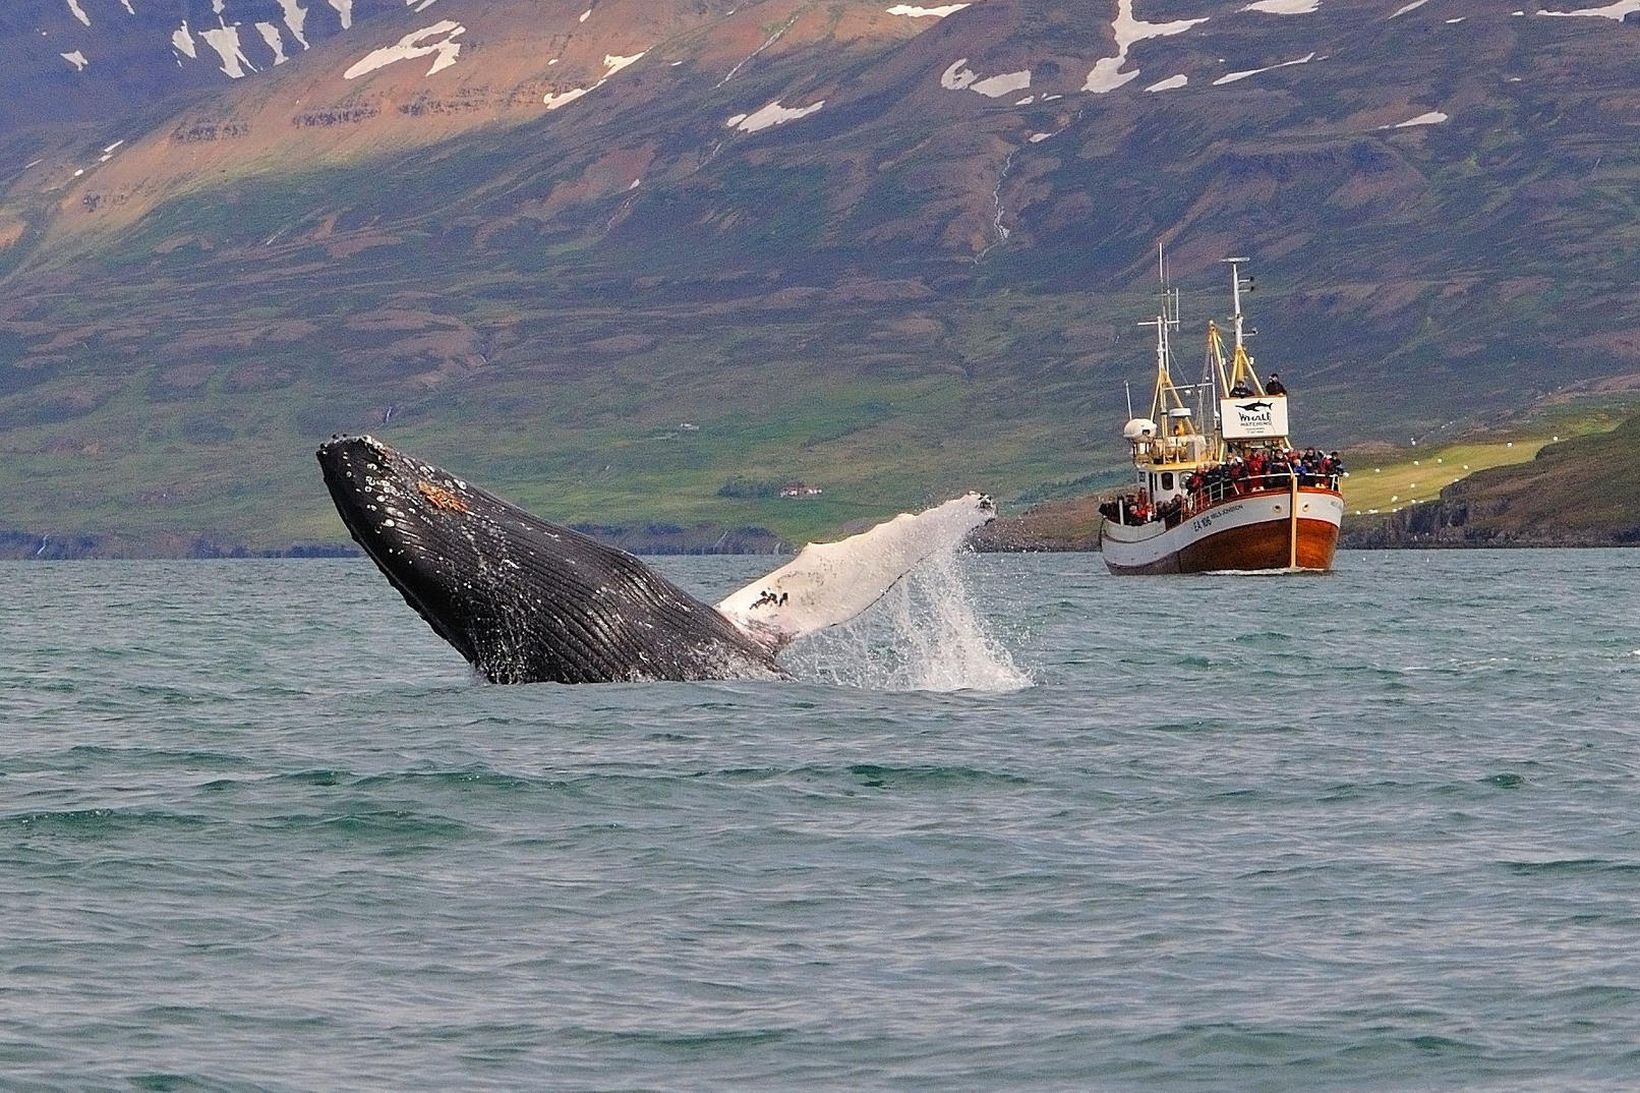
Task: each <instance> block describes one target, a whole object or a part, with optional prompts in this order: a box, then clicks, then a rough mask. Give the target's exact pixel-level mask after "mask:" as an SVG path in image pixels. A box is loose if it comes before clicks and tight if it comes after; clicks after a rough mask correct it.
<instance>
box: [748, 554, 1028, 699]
mask: <svg viewBox="0 0 1640 1093" xmlns="http://www.w3.org/2000/svg"><path fill="white" fill-rule="evenodd" d="M965 568H966V567H965V565H964V560H963V558H962V557H960V556H959V555H957V554H956V553H955V552H947V553H944V554H940V555H937V556H935V557H933V558H930V559H928V560H927V561H925V562H924V563H922V564H921V565H920V566H918V567H917V569H916V570H914V571H913V572H912V573H911V575H910V576H908V577H907V578H906V579H905V580H903V581H901V582H900V583H899V584H897V585H896V586H895V587H894V588H893V589H892V590H890V591H889V593H888V595H886V596H884V597H883V598H882V600H880V601H879V602H878V603H877V604H876V606H874V607H873V608H872V609H871V610H870V611H868V612H866V613H865V614H864V615H862V616H861V617H860V618H858V619H856V620H855V621H854V622H852V623H849V624H848V625H847V626H840V627H835V628H833V629H830V630H824V631H821V632H820V633H818V634H815V635H812V636H810V637H807V638H804V639H803V640H802V641H800V642H798V643H797V644H795V645H793V646H792V647H791V648H790V649H788V650H787V651H786V652H785V654H783V655H782V656H781V658H780V662H781V665H782V666H783V667H785V668H786V669H787V670H789V671H790V672H791V673H792V675H793V676H795V677H797V678H798V679H801V680H804V681H805V682H811V683H823V684H829V685H832V686H841V687H858V688H860V689H862V690H871V691H939V692H950V691H984V692H991V693H1005V692H1010V691H1018V690H1023V689H1024V688H1026V687H1029V686H1031V685H1032V684H1033V683H1034V682H1035V680H1033V679H1032V678H1031V675H1030V673H1029V672H1027V671H1025V670H1024V669H1022V668H1021V667H1020V666H1019V665H1018V664H1017V663H1015V661H1014V658H1013V655H1012V654H1011V653H1010V652H1009V651H1008V648H1007V646H1006V645H1004V644H1003V642H1002V639H1001V638H1000V637H999V636H998V635H997V634H996V633H995V632H994V630H993V629H992V627H990V626H989V625H987V623H986V622H985V621H984V619H983V618H982V616H981V614H980V612H979V610H978V609H977V608H976V607H975V604H974V599H973V594H972V591H971V590H970V588H969V585H968V582H967V580H966V579H965V574H964V570H965Z"/></svg>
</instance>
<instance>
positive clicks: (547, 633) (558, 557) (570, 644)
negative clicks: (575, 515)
mask: <svg viewBox="0 0 1640 1093" xmlns="http://www.w3.org/2000/svg"><path fill="white" fill-rule="evenodd" d="M318 458H319V465H320V468H321V470H322V472H323V474H324V480H325V485H326V487H328V489H329V490H330V495H331V498H332V499H333V500H334V501H335V503H336V510H337V512H338V513H340V515H341V517H342V522H343V523H344V524H346V526H347V529H348V532H349V533H350V534H351V535H352V536H353V538H354V540H355V541H356V542H357V543H358V544H359V545H360V546H361V547H362V548H363V549H364V552H365V553H366V554H367V555H369V557H370V558H371V560H372V561H374V562H375V563H376V566H377V568H379V569H380V570H381V571H382V574H383V575H384V576H386V578H387V580H388V582H389V583H390V584H392V586H393V587H394V588H395V589H397V590H398V592H399V593H400V594H401V595H402V596H403V597H404V599H405V602H406V603H408V604H409V605H410V606H411V607H412V608H414V609H415V610H416V612H417V613H418V614H420V615H421V617H422V618H423V619H425V620H426V621H427V624H428V625H429V626H431V627H432V628H433V631H434V632H435V633H437V634H438V635H439V636H440V637H441V638H443V639H444V640H445V641H447V642H449V643H450V644H451V645H452V646H454V647H455V649H456V650H457V651H458V652H459V653H461V655H462V656H463V657H465V658H466V659H467V660H468V662H469V663H471V664H472V665H473V667H474V668H475V669H476V670H477V671H479V672H480V673H482V674H483V675H484V676H485V677H486V678H488V679H489V680H490V681H492V682H494V683H535V682H554V683H607V682H619V681H636V680H702V679H729V678H757V677H764V678H778V677H781V676H784V675H785V673H784V671H783V670H782V669H781V668H780V666H779V664H778V663H777V662H776V656H777V655H778V654H779V652H780V651H781V650H782V649H784V648H785V647H786V646H787V645H788V644H790V643H791V642H792V641H794V640H796V639H797V638H799V637H802V636H803V635H804V634H808V633H812V632H814V631H816V630H819V629H823V628H825V627H828V626H835V625H838V624H840V623H844V622H847V621H848V620H849V619H852V618H854V617H855V616H857V615H859V614H860V613H861V612H862V611H864V610H865V609H866V608H868V607H870V606H871V605H872V604H873V603H875V602H876V601H877V600H878V599H880V598H881V597H882V596H883V595H884V594H885V593H886V592H887V591H888V590H889V589H890V588H891V587H893V586H894V584H895V583H896V582H898V581H899V579H900V578H901V577H902V576H904V575H905V574H906V573H907V572H908V571H910V570H911V569H912V568H913V567H915V566H916V565H917V563H918V562H920V561H922V560H923V559H924V558H927V557H929V556H930V555H932V554H934V553H936V552H938V551H940V550H944V549H949V548H951V547H954V546H955V545H957V544H958V543H960V542H961V541H962V539H963V538H964V537H966V535H967V534H968V532H970V531H972V530H973V529H974V528H976V527H979V526H980V525H982V524H985V523H987V522H989V521H990V520H992V519H994V518H995V515H996V510H995V506H994V505H993V504H992V503H991V499H990V498H989V497H986V496H984V495H981V494H978V493H970V494H967V495H965V496H963V497H959V498H957V499H955V500H952V501H947V502H946V503H945V504H943V505H938V506H936V507H934V508H932V509H929V510H927V511H925V512H922V513H919V514H916V515H911V514H902V515H900V516H897V517H895V518H894V519H892V520H889V521H886V522H885V523H882V524H879V525H877V526H876V527H874V528H872V529H870V530H869V531H865V532H862V533H860V534H859V535H855V536H851V537H849V538H847V539H843V540H840V541H838V542H835V543H819V544H811V545H809V546H808V547H806V548H804V550H803V551H802V552H801V553H799V554H798V555H797V556H796V557H795V558H794V559H793V560H792V561H791V562H789V563H787V564H786V565H784V566H782V567H781V568H779V569H777V570H775V571H774V572H772V573H770V574H768V575H767V576H765V577H763V578H761V579H760V580H757V581H753V582H752V583H751V584H749V585H747V586H746V587H745V588H742V589H740V590H738V591H736V592H734V593H732V594H730V595H729V596H728V597H727V598H726V599H724V600H723V601H722V602H721V603H719V604H718V605H717V606H716V607H712V606H710V605H708V604H705V603H703V602H701V601H700V600H697V599H696V598H695V597H693V596H691V595H689V594H688V593H687V592H685V591H683V590H682V589H680V588H678V587H677V586H676V585H674V584H672V583H671V582H670V581H668V580H666V578H664V577H662V576H661V575H660V574H658V573H656V572H655V571H654V570H652V569H650V568H649V567H648V566H646V565H644V563H643V562H641V561H639V560H638V559H637V558H635V557H633V556H632V555H630V554H628V553H626V552H625V551H622V550H618V549H616V548H614V547H611V546H607V545H605V544H603V543H600V542H598V541H597V540H595V539H593V538H591V537H589V536H586V535H583V534H581V533H580V532H577V531H575V530H573V529H571V528H567V527H563V526H560V525H558V524H554V523H551V522H549V521H546V520H543V519H541V518H539V517H537V516H533V515H531V514H530V513H528V512H526V511H524V510H523V509H521V508H519V507H518V506H516V505H513V504H511V503H509V502H507V501H504V500H502V499H501V498H499V497H497V496H495V495H494V494H492V493H489V492H487V491H486V490H483V489H480V488H478V487H477V486H472V485H469V484H468V483H467V482H466V481H464V480H463V479H461V478H459V477H457V476H456V475H453V474H451V473H449V472H448V471H444V470H441V469H439V468H437V467H434V466H432V465H431V464H428V463H424V462H422V461H421V460H419V459H415V458H413V457H412V456H409V455H407V454H405V453H403V452H400V451H397V450H395V449H393V448H391V447H389V446H387V445H386V444H383V443H381V442H380V441H378V440H376V439H374V438H373V437H369V436H335V437H332V438H331V439H330V440H329V441H327V442H326V443H324V444H322V445H321V446H320V447H319V451H318Z"/></svg>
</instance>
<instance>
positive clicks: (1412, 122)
mask: <svg viewBox="0 0 1640 1093" xmlns="http://www.w3.org/2000/svg"><path fill="white" fill-rule="evenodd" d="M1446 120H1448V119H1447V115H1445V114H1443V113H1441V112H1440V111H1439V110H1431V111H1430V112H1429V113H1427V114H1419V115H1418V116H1417V117H1415V118H1408V119H1407V120H1406V121H1403V122H1397V123H1396V124H1395V125H1380V126H1379V127H1378V128H1380V129H1412V128H1415V127H1417V126H1420V125H1439V124H1441V123H1442V122H1443V121H1446Z"/></svg>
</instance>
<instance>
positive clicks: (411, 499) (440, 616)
mask: <svg viewBox="0 0 1640 1093" xmlns="http://www.w3.org/2000/svg"><path fill="white" fill-rule="evenodd" d="M316 454H317V456H318V459H319V466H320V469H321V471H322V473H323V474H324V479H325V486H326V487H327V488H328V489H329V490H330V496H331V498H332V500H334V501H335V503H336V511H337V513H338V514H339V515H340V516H341V518H342V523H343V524H345V525H346V526H347V530H348V534H350V535H352V536H353V541H354V542H356V543H358V544H359V546H360V547H361V548H362V549H363V550H364V552H365V553H366V554H367V555H369V556H370V560H371V561H373V562H375V563H376V568H377V569H380V570H381V572H382V575H383V576H384V577H386V578H387V580H388V582H389V583H390V584H392V586H393V587H394V588H395V589H397V590H398V592H399V594H400V595H402V596H403V597H404V599H405V602H406V603H408V604H409V605H410V606H411V607H413V608H415V610H416V613H417V614H419V615H420V616H421V617H422V618H423V619H425V620H427V624H428V625H429V626H431V627H432V628H433V630H434V632H435V633H437V634H438V635H439V637H441V638H443V639H444V640H445V641H447V642H449V643H450V644H451V645H453V646H455V648H456V649H457V651H459V652H460V653H461V654H462V655H463V656H465V657H466V658H467V659H468V660H469V661H475V662H476V659H477V657H478V650H477V648H476V647H475V644H474V642H473V641H472V637H471V634H470V630H469V627H467V626H464V625H461V624H460V622H459V617H458V616H459V614H460V612H459V611H458V610H457V608H456V605H455V604H454V603H453V602H452V596H451V595H450V592H451V585H450V583H449V582H448V581H446V580H443V579H442V578H441V577H440V573H441V571H443V570H444V569H446V568H447V566H448V564H449V559H448V558H447V557H445V554H446V547H445V544H447V543H448V542H449V531H450V529H437V528H435V527H434V524H435V522H436V521H438V520H439V517H440V515H441V514H457V513H465V514H469V515H470V514H471V512H472V506H471V504H470V503H469V502H467V501H465V500H463V499H462V497H461V495H460V493H459V492H458V490H460V489H461V488H462V487H464V486H465V483H460V482H457V481H455V480H450V479H448V477H447V476H440V475H439V474H438V472H436V470H435V468H432V467H427V466H424V465H418V464H416V463H415V462H414V461H413V460H410V459H408V458H407V457H406V456H404V455H403V454H402V453H400V452H397V451H395V450H393V449H392V448H389V447H387V446H386V445H385V444H382V443H381V442H380V441H378V440H376V439H375V438H374V437H371V436H340V435H338V436H333V437H331V438H330V439H329V440H328V441H326V442H325V443H323V444H321V445H320V446H319V450H318V452H317V453H316ZM441 477H442V478H444V480H443V481H441V480H440V478H441ZM434 498H437V499H438V500H436V501H435V500H434Z"/></svg>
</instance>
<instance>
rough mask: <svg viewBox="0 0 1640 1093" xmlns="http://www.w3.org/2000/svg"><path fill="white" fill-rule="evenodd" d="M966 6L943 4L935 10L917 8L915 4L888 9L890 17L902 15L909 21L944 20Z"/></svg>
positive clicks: (898, 5)
mask: <svg viewBox="0 0 1640 1093" xmlns="http://www.w3.org/2000/svg"><path fill="white" fill-rule="evenodd" d="M967 6H968V5H967V4H945V5H943V6H941V7H937V8H919V7H917V6H916V5H915V4H895V5H894V6H893V7H891V8H889V9H888V14H890V15H904V16H906V17H907V18H909V19H928V18H934V19H944V18H945V17H946V16H947V15H955V14H956V13H957V12H959V11H961V10H962V9H963V8H965V7H967Z"/></svg>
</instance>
